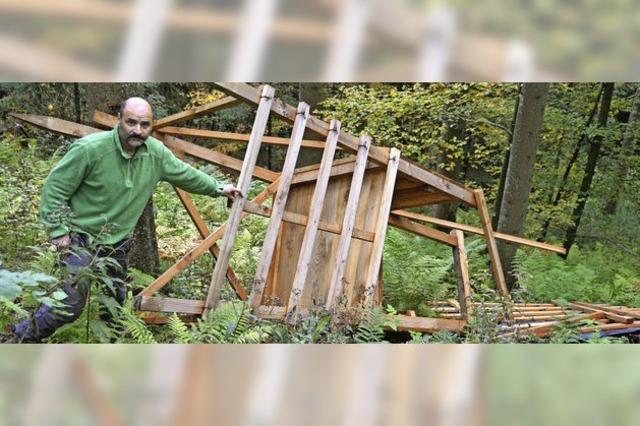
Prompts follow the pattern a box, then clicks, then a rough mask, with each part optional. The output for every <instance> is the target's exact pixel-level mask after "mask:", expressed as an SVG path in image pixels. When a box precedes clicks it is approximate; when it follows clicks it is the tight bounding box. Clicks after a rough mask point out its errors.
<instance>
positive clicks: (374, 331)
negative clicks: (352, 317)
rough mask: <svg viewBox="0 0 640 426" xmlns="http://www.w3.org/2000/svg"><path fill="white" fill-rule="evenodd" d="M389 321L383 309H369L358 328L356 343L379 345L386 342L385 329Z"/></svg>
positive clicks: (355, 337)
mask: <svg viewBox="0 0 640 426" xmlns="http://www.w3.org/2000/svg"><path fill="white" fill-rule="evenodd" d="M386 323H387V319H386V317H385V315H384V314H383V312H382V308H380V307H376V308H374V309H367V310H365V311H364V313H363V315H362V320H361V321H360V323H359V324H358V327H357V328H356V332H355V334H354V336H353V339H354V341H355V342H356V343H379V342H383V341H384V327H385V325H386Z"/></svg>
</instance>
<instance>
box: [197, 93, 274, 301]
mask: <svg viewBox="0 0 640 426" xmlns="http://www.w3.org/2000/svg"><path fill="white" fill-rule="evenodd" d="M274 92H275V91H274V89H273V87H271V86H265V87H264V89H263V90H262V97H261V99H260V104H259V105H258V111H257V113H256V118H255V120H254V123H253V127H252V129H251V140H250V141H249V146H248V147H247V152H246V154H245V158H244V162H243V165H242V170H241V171H240V177H239V178H238V184H237V188H238V189H240V192H241V193H242V194H243V196H242V197H236V198H235V200H234V202H233V206H232V207H231V212H230V214H229V219H228V221H227V229H226V231H225V234H224V236H225V238H224V240H223V243H222V246H221V247H220V256H219V257H218V261H217V262H216V266H215V268H214V269H213V274H212V275H211V285H210V287H209V292H208V294H207V306H206V308H205V314H206V313H207V312H208V311H209V310H211V309H215V307H216V306H217V304H218V301H219V299H220V290H221V288H222V282H223V281H224V277H225V271H226V270H227V267H228V266H229V259H230V257H231V251H232V250H233V245H234V243H235V240H236V233H237V232H238V227H239V226H240V221H241V216H242V214H243V211H242V210H243V205H244V201H245V197H246V194H248V192H249V185H250V184H251V176H252V175H253V170H254V168H255V165H256V160H257V159H258V152H259V151H260V142H261V141H262V136H263V135H264V130H265V128H266V126H267V120H268V119H269V113H270V112H271V103H272V102H273V95H274Z"/></svg>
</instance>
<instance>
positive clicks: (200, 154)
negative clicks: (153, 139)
mask: <svg viewBox="0 0 640 426" xmlns="http://www.w3.org/2000/svg"><path fill="white" fill-rule="evenodd" d="M117 121H118V119H117V118H116V117H114V116H112V115H110V114H106V113H104V112H101V111H94V113H93V122H94V123H96V124H98V125H100V126H104V127H106V128H113V127H114V126H115V125H116V124H117ZM162 139H163V143H164V144H165V145H166V147H167V148H169V149H170V150H172V151H174V152H182V153H185V154H187V155H189V156H191V157H193V158H197V159H198V160H203V161H206V162H208V163H211V164H215V165H217V166H220V167H222V168H224V169H227V170H234V171H240V170H242V161H241V160H238V159H237V158H233V157H230V156H228V155H224V154H222V153H220V152H217V151H213V150H210V149H209V148H205V147H203V146H200V145H196V144H194V143H191V142H187V141H185V140H182V139H178V138H176V137H174V136H169V135H167V136H165V137H164V138H162ZM254 176H255V177H256V178H257V179H260V180H262V181H264V182H269V183H271V182H273V181H274V180H276V179H277V178H278V176H279V173H276V172H272V171H271V170H269V169H265V168H263V167H259V166H256V167H255V168H254Z"/></svg>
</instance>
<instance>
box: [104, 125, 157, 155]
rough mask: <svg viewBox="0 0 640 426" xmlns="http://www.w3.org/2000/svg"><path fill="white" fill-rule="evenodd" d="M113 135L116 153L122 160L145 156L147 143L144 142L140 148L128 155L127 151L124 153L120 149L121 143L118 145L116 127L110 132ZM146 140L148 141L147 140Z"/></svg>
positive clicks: (118, 136)
mask: <svg viewBox="0 0 640 426" xmlns="http://www.w3.org/2000/svg"><path fill="white" fill-rule="evenodd" d="M111 132H112V134H113V142H114V143H115V144H116V146H117V147H118V152H119V153H120V155H121V156H122V158H124V159H125V160H129V159H131V158H133V157H140V156H144V155H146V154H147V150H148V148H147V141H146V140H145V141H144V143H143V144H142V145H141V146H140V148H138V149H137V150H136V152H135V153H134V154H129V153H128V152H127V151H125V150H124V149H123V148H122V143H120V135H119V134H118V126H116V127H114V128H113V130H112V131H111ZM147 140H148V139H147Z"/></svg>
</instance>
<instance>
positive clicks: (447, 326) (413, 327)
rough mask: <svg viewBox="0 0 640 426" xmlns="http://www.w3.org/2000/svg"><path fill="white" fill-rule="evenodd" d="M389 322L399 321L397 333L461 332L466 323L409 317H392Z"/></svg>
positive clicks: (457, 320) (455, 320) (454, 320)
mask: <svg viewBox="0 0 640 426" xmlns="http://www.w3.org/2000/svg"><path fill="white" fill-rule="evenodd" d="M389 319H390V320H396V321H398V320H399V324H398V331H419V332H421V333H434V332H436V331H442V330H447V331H452V332H454V333H459V332H461V331H462V330H463V329H464V327H465V325H466V324H467V321H465V320H461V319H449V318H425V317H413V316H409V315H394V316H393V317H390V318H389Z"/></svg>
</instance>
